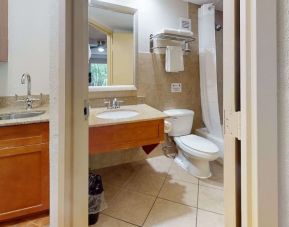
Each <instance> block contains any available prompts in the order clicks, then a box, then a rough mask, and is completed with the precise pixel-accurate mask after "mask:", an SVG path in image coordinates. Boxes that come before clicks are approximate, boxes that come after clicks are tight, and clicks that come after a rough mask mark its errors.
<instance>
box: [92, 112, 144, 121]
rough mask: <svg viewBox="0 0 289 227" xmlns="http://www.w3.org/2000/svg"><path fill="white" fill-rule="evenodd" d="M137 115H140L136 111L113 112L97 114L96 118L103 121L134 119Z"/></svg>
mask: <svg viewBox="0 0 289 227" xmlns="http://www.w3.org/2000/svg"><path fill="white" fill-rule="evenodd" d="M137 115H139V113H138V112H137V111H134V110H112V111H105V112H102V113H100V114H97V115H96V117H98V118H102V119H111V120H117V119H125V118H132V117H135V116H137Z"/></svg>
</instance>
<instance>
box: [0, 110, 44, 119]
mask: <svg viewBox="0 0 289 227" xmlns="http://www.w3.org/2000/svg"><path fill="white" fill-rule="evenodd" d="M44 113H45V111H29V112H19V113H10V114H1V115H0V120H11V119H20V118H29V117H36V116H39V115H42V114H44Z"/></svg>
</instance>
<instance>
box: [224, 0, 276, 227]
mask: <svg viewBox="0 0 289 227" xmlns="http://www.w3.org/2000/svg"><path fill="white" fill-rule="evenodd" d="M239 3H240V9H239V12H236V11H235V12H234V9H236V7H237V6H236V5H237V4H239ZM276 5H277V0H244V1H240V0H234V1H232V0H224V10H226V12H228V13H227V14H230V15H231V16H232V17H233V16H234V15H235V13H240V16H239V17H240V22H238V21H230V22H228V24H229V26H230V30H231V31H229V32H228V33H229V34H230V35H231V37H229V38H228V37H226V38H225V40H224V46H225V43H226V44H227V45H228V44H229V45H231V44H232V43H235V42H236V37H234V36H233V35H232V33H231V32H232V29H238V28H236V27H237V26H238V24H239V25H240V55H239V57H240V98H241V99H240V100H241V102H240V106H241V116H240V128H241V135H240V139H241V154H240V157H241V168H240V173H241V178H240V179H241V182H242V184H241V187H240V188H239V189H237V188H235V190H233V191H234V193H235V192H236V191H238V190H240V192H241V193H240V203H239V205H241V207H242V209H241V212H239V213H238V212H235V211H232V210H230V209H231V208H232V207H230V203H231V201H228V200H227V201H226V199H225V222H226V226H228V227H231V226H240V224H241V226H242V227H243V226H244V227H251V226H252V227H253V226H254V227H272V226H278V143H277V39H276V37H277V31H276V27H277V26H276V25H277V8H276ZM268 9H270V10H268ZM226 12H224V14H225V13H226ZM224 24H225V21H224ZM228 24H227V25H228ZM224 26H226V24H225V25H224ZM225 29H226V27H224V31H225ZM236 34H238V32H236ZM231 47H233V46H231ZM228 49H229V48H228ZM228 49H227V52H226V49H224V58H227V60H228V59H229V61H230V59H232V52H230V50H228ZM225 54H227V56H225ZM232 64H233V65H234V62H232ZM228 67H229V68H228ZM230 67H231V65H229V66H228V64H227V65H224V71H226V70H228V71H229V72H230V73H231V75H234V73H235V71H234V70H238V69H236V68H230ZM230 70H231V71H230ZM224 86H229V85H228V84H226V83H224ZM231 86H233V87H234V84H231ZM226 100H228V99H226V98H225V99H224V101H225V102H226ZM225 105H228V103H227V104H226V103H224V106H225ZM230 105H231V104H229V106H230ZM232 126H234V125H232ZM230 140H232V138H231V139H229V141H226V140H225V144H227V146H226V148H227V149H228V153H229V152H230V149H231V150H232V151H233V150H235V148H234V147H233V146H232V143H231V141H230ZM230 156H231V154H230V155H229V157H230ZM225 159H226V157H225ZM234 167H235V169H237V168H236V166H234ZM232 168H233V167H232ZM226 174H227V173H225V195H228V193H229V192H230V190H231V191H232V188H230V186H228V187H227V189H226V184H227V185H230V184H233V185H236V184H235V182H232V180H236V178H234V177H232V175H233V174H228V175H230V177H226ZM226 179H227V180H228V179H229V181H227V182H226ZM235 199H236V198H235ZM233 204H235V205H236V200H233ZM237 209H238V208H237ZM228 214H229V215H228ZM239 216H240V217H239Z"/></svg>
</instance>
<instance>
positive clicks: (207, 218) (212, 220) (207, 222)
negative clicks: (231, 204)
mask: <svg viewBox="0 0 289 227" xmlns="http://www.w3.org/2000/svg"><path fill="white" fill-rule="evenodd" d="M197 220H198V221H197V227H224V215H220V214H216V213H212V212H208V211H203V210H200V209H199V210H198V218H197Z"/></svg>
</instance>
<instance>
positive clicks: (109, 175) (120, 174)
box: [94, 164, 135, 187]
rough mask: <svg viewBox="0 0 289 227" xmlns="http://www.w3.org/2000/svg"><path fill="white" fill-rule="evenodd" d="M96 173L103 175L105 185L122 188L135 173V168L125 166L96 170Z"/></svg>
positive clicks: (129, 165) (128, 165)
mask: <svg viewBox="0 0 289 227" xmlns="http://www.w3.org/2000/svg"><path fill="white" fill-rule="evenodd" d="M94 172H95V173H97V174H99V175H101V177H102V181H103V183H104V185H105V184H110V185H113V186H116V187H122V186H123V185H124V184H125V183H126V182H127V181H128V179H130V177H131V176H132V175H133V174H134V173H135V168H134V167H133V165H131V164H123V165H118V166H112V167H107V168H103V169H98V170H94Z"/></svg>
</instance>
